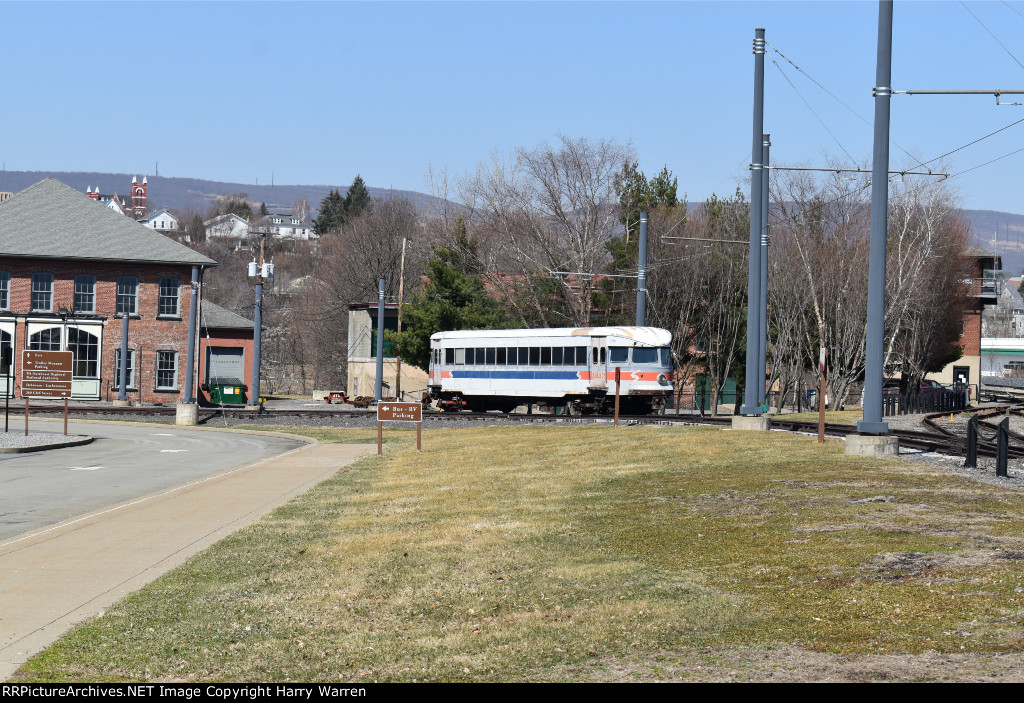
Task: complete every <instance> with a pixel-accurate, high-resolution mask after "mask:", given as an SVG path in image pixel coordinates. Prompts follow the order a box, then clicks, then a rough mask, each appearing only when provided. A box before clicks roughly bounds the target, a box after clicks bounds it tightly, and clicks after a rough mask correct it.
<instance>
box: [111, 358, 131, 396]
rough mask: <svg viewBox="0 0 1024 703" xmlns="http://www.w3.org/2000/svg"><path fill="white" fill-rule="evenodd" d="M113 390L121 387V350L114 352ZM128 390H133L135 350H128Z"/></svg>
mask: <svg viewBox="0 0 1024 703" xmlns="http://www.w3.org/2000/svg"><path fill="white" fill-rule="evenodd" d="M111 385H112V386H113V387H114V388H120V387H121V350H120V349H115V350H114V381H113V383H112V384H111ZM128 388H135V350H134V349H129V350H128Z"/></svg>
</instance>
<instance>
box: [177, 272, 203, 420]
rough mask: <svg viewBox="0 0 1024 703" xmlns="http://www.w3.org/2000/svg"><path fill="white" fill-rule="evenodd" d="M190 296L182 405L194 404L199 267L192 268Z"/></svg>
mask: <svg viewBox="0 0 1024 703" xmlns="http://www.w3.org/2000/svg"><path fill="white" fill-rule="evenodd" d="M190 290H191V296H190V297H189V301H188V351H187V352H186V353H185V395H184V397H183V398H182V399H181V401H182V402H183V403H194V402H196V397H195V395H194V394H193V390H194V387H193V385H192V380H193V375H194V373H195V367H196V311H197V310H198V308H199V267H198V266H193V267H192V287H191V289H190Z"/></svg>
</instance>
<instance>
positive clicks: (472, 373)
mask: <svg viewBox="0 0 1024 703" xmlns="http://www.w3.org/2000/svg"><path fill="white" fill-rule="evenodd" d="M452 378H455V379H458V378H499V379H529V380H545V381H578V380H580V376H579V372H577V371H486V370H482V371H477V370H470V369H459V370H457V371H456V370H454V369H453V370H452Z"/></svg>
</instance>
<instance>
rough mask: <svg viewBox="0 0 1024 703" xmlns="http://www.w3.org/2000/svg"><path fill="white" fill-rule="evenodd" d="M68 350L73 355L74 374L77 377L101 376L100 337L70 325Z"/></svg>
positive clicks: (72, 366)
mask: <svg viewBox="0 0 1024 703" xmlns="http://www.w3.org/2000/svg"><path fill="white" fill-rule="evenodd" d="M68 351H70V352H71V355H72V356H71V359H72V362H71V368H72V376H74V377H75V378H99V375H100V373H99V366H100V364H99V360H100V339H99V337H97V336H96V335H94V334H90V333H89V332H86V331H85V330H83V329H79V328H77V327H69V328H68Z"/></svg>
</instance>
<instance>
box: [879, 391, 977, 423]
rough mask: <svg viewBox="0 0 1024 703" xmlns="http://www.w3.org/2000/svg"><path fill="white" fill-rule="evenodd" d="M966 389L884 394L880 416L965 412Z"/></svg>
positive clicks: (967, 399) (967, 401)
mask: <svg viewBox="0 0 1024 703" xmlns="http://www.w3.org/2000/svg"><path fill="white" fill-rule="evenodd" d="M968 395H969V394H968V392H967V390H966V389H963V390H961V389H959V388H956V389H953V390H947V389H936V390H930V391H926V392H923V393H916V394H915V393H904V394H902V395H901V394H900V393H885V394H884V395H883V396H882V416H883V417H892V416H894V415H910V414H912V413H941V412H956V411H958V410H965V409H966V408H967V406H968V404H969V402H970V401H969V398H968Z"/></svg>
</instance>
